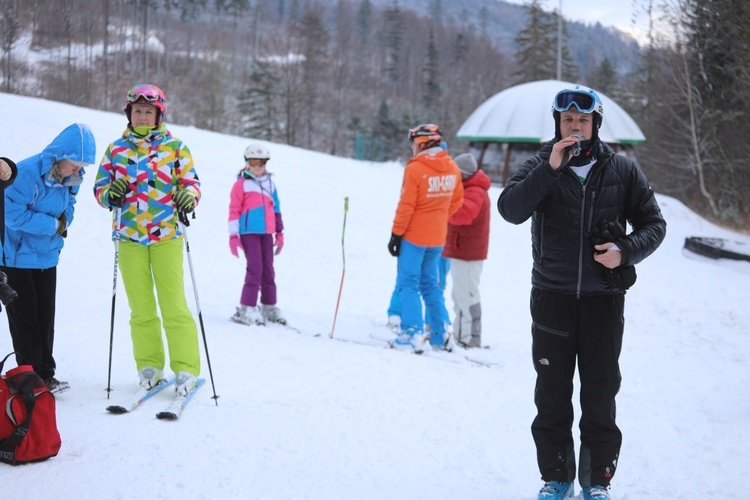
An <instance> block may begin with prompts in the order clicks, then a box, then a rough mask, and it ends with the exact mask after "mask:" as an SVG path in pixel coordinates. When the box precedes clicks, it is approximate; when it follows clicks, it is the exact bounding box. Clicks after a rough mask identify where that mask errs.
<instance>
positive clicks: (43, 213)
mask: <svg viewBox="0 0 750 500" xmlns="http://www.w3.org/2000/svg"><path fill="white" fill-rule="evenodd" d="M59 160H71V161H75V162H82V163H88V164H93V163H94V162H95V161H96V143H95V141H94V135H93V134H92V133H91V129H89V127H88V126H87V125H84V124H81V123H74V124H73V125H70V126H68V127H66V128H65V130H63V131H62V132H60V134H59V135H58V136H57V137H55V138H54V139H53V140H52V142H51V143H50V144H49V146H47V147H46V148H44V151H42V152H41V153H39V154H38V155H34V156H32V157H30V158H26V159H25V160H23V161H20V162H18V176H17V177H16V180H15V182H14V183H13V185H11V186H9V187H8V188H7V189H5V245H4V248H3V251H4V260H5V265H6V266H8V267H15V268H20V269H49V268H51V267H55V266H57V263H58V261H59V259H60V251H61V250H62V248H63V245H64V244H65V240H64V239H63V237H62V236H61V235H59V234H57V229H58V223H57V220H58V219H59V218H60V216H61V215H62V214H65V220H66V223H67V226H68V227H70V225H71V224H72V223H73V219H74V216H75V203H76V195H77V194H78V189H79V187H80V184H81V182H82V180H83V175H84V173H85V172H84V169H81V170H79V171H78V173H77V174H72V175H69V176H68V177H65V178H64V179H63V180H62V181H59V180H58V179H57V178H56V177H54V176H53V175H52V167H53V166H54V164H55V163H56V162H57V161H59Z"/></svg>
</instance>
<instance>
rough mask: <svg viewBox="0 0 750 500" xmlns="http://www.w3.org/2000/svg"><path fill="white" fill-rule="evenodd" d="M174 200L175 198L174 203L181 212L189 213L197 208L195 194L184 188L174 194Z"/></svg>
mask: <svg viewBox="0 0 750 500" xmlns="http://www.w3.org/2000/svg"><path fill="white" fill-rule="evenodd" d="M172 200H174V204H175V205H177V208H178V209H179V210H180V211H181V212H185V213H187V214H189V213H190V212H192V211H193V210H194V209H195V196H193V195H192V194H190V193H188V192H187V191H185V190H184V189H183V190H181V191H177V192H176V193H175V194H174V196H172Z"/></svg>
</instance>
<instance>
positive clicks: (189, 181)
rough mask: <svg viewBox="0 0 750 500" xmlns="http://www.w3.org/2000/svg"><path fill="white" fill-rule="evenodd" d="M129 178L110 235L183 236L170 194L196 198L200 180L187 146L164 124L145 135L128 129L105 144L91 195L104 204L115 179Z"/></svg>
mask: <svg viewBox="0 0 750 500" xmlns="http://www.w3.org/2000/svg"><path fill="white" fill-rule="evenodd" d="M121 177H122V178H125V179H127V180H128V188H129V190H128V192H127V193H126V194H125V199H124V202H123V205H122V213H121V218H120V226H119V227H114V226H115V224H116V218H115V220H114V221H113V231H112V239H117V238H119V239H120V240H125V241H131V242H133V243H140V244H141V245H151V244H154V243H158V242H160V241H165V240H170V239H174V238H181V237H182V231H181V229H180V227H179V224H178V222H179V216H178V213H177V208H176V207H175V204H174V203H173V202H172V195H173V194H174V193H176V192H177V190H180V189H185V190H187V191H188V192H190V194H192V195H193V196H194V197H195V204H196V206H197V205H198V202H199V201H200V196H201V191H200V181H199V179H198V174H197V173H196V172H195V167H194V164H193V157H192V155H191V154H190V150H189V149H188V147H187V146H186V145H185V143H183V142H182V141H181V140H180V139H178V138H176V137H174V136H172V134H171V133H170V132H169V131H168V130H167V128H166V125H165V124H162V125H161V126H159V127H157V128H155V129H154V130H153V131H152V132H151V133H150V134H148V135H147V136H145V137H140V136H138V135H136V134H135V132H134V131H133V130H132V129H131V128H129V127H128V128H127V129H126V130H125V132H124V133H123V134H122V137H120V138H119V139H117V140H116V141H115V142H113V143H112V144H110V145H109V146H108V147H107V150H106V151H105V152H104V157H103V158H102V161H101V164H100V165H99V171H98V172H97V173H96V180H95V182H94V195H95V196H96V200H97V202H99V204H100V205H101V206H103V207H105V208H110V209H113V208H116V207H113V206H111V205H110V203H109V197H108V196H107V193H108V190H109V186H110V184H111V183H112V182H113V181H114V180H115V179H119V178H121Z"/></svg>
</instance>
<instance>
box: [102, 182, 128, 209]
mask: <svg viewBox="0 0 750 500" xmlns="http://www.w3.org/2000/svg"><path fill="white" fill-rule="evenodd" d="M128 187H129V186H128V181H127V180H126V179H125V178H124V177H120V178H119V179H115V180H114V181H113V182H112V184H110V185H109V191H107V198H109V204H110V205H111V206H113V207H121V206H122V202H123V201H124V200H125V193H127V192H128Z"/></svg>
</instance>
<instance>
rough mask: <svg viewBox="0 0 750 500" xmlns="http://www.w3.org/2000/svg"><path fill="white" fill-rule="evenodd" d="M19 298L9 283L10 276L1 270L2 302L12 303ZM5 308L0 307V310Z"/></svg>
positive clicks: (0, 301)
mask: <svg viewBox="0 0 750 500" xmlns="http://www.w3.org/2000/svg"><path fill="white" fill-rule="evenodd" d="M17 298H18V294H17V293H16V291H15V290H13V289H12V288H11V287H10V285H8V276H6V274H5V273H4V272H2V271H0V303H2V304H3V305H6V306H7V305H8V304H12V303H13V301H14V300H16V299H17ZM2 310H3V308H2V307H0V311H2Z"/></svg>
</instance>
